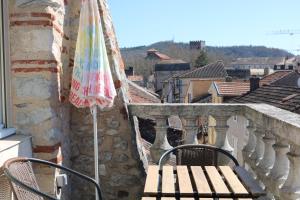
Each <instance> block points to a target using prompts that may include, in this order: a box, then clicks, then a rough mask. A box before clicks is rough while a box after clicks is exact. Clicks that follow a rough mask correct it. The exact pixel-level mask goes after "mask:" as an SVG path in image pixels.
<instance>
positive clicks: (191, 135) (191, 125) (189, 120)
mask: <svg viewBox="0 0 300 200" xmlns="http://www.w3.org/2000/svg"><path fill="white" fill-rule="evenodd" d="M180 119H181V121H184V122H183V130H184V131H185V134H186V135H185V139H184V144H198V139H197V133H198V132H197V131H198V124H197V121H198V117H196V116H182V117H181V116H180Z"/></svg>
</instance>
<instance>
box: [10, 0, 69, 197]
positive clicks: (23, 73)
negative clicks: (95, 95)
mask: <svg viewBox="0 0 300 200" xmlns="http://www.w3.org/2000/svg"><path fill="white" fill-rule="evenodd" d="M9 12H10V60H11V85H12V91H11V92H12V97H11V100H12V105H13V113H12V115H13V124H14V126H15V127H16V128H17V131H18V133H21V134H26V135H31V136H33V137H32V138H33V154H34V157H37V158H41V159H45V160H50V161H53V162H56V163H62V162H63V164H64V165H69V156H70V152H69V149H70V148H69V146H70V145H69V143H70V140H69V118H70V111H69V105H68V103H67V102H66V101H65V100H66V95H67V92H68V87H69V83H68V80H69V78H68V75H69V55H68V48H69V44H68V43H69V36H68V25H67V24H68V23H67V20H68V19H67V16H68V14H67V13H68V5H67V1H63V0H48V1H46V0H44V1H29V0H9ZM36 173H37V177H38V179H39V181H40V185H41V188H42V189H43V190H44V191H47V192H49V193H52V194H53V193H54V191H53V185H54V174H55V172H54V171H52V170H50V169H48V168H45V167H41V166H40V167H37V168H36Z"/></svg>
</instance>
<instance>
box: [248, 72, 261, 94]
mask: <svg viewBox="0 0 300 200" xmlns="http://www.w3.org/2000/svg"><path fill="white" fill-rule="evenodd" d="M259 81H260V78H258V77H255V76H254V77H251V78H250V92H253V91H254V90H256V89H258V88H259Z"/></svg>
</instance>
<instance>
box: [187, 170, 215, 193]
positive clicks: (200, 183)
mask: <svg viewBox="0 0 300 200" xmlns="http://www.w3.org/2000/svg"><path fill="white" fill-rule="evenodd" d="M191 170H192V174H193V178H194V181H195V183H196V187H197V192H198V194H206V195H211V194H212V191H211V189H210V186H209V184H208V182H207V179H206V177H205V174H204V172H203V170H202V167H200V166H192V167H191Z"/></svg>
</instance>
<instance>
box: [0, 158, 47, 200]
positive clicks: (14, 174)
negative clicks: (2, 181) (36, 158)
mask: <svg viewBox="0 0 300 200" xmlns="http://www.w3.org/2000/svg"><path fill="white" fill-rule="evenodd" d="M4 173H5V175H6V176H7V177H8V179H9V180H10V183H11V186H12V189H13V192H14V195H15V197H16V198H17V199H19V200H23V199H26V200H27V199H28V200H29V199H30V200H43V199H44V198H43V197H41V196H40V195H38V194H36V193H33V192H31V191H30V190H28V189H26V188H24V187H22V186H20V184H19V183H20V182H21V183H23V184H25V185H27V186H28V187H30V188H32V189H35V190H39V186H38V184H37V181H36V177H35V175H34V172H33V169H32V166H31V163H30V162H29V161H28V160H26V159H24V158H13V159H10V160H8V161H6V162H5V163H4Z"/></svg>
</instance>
